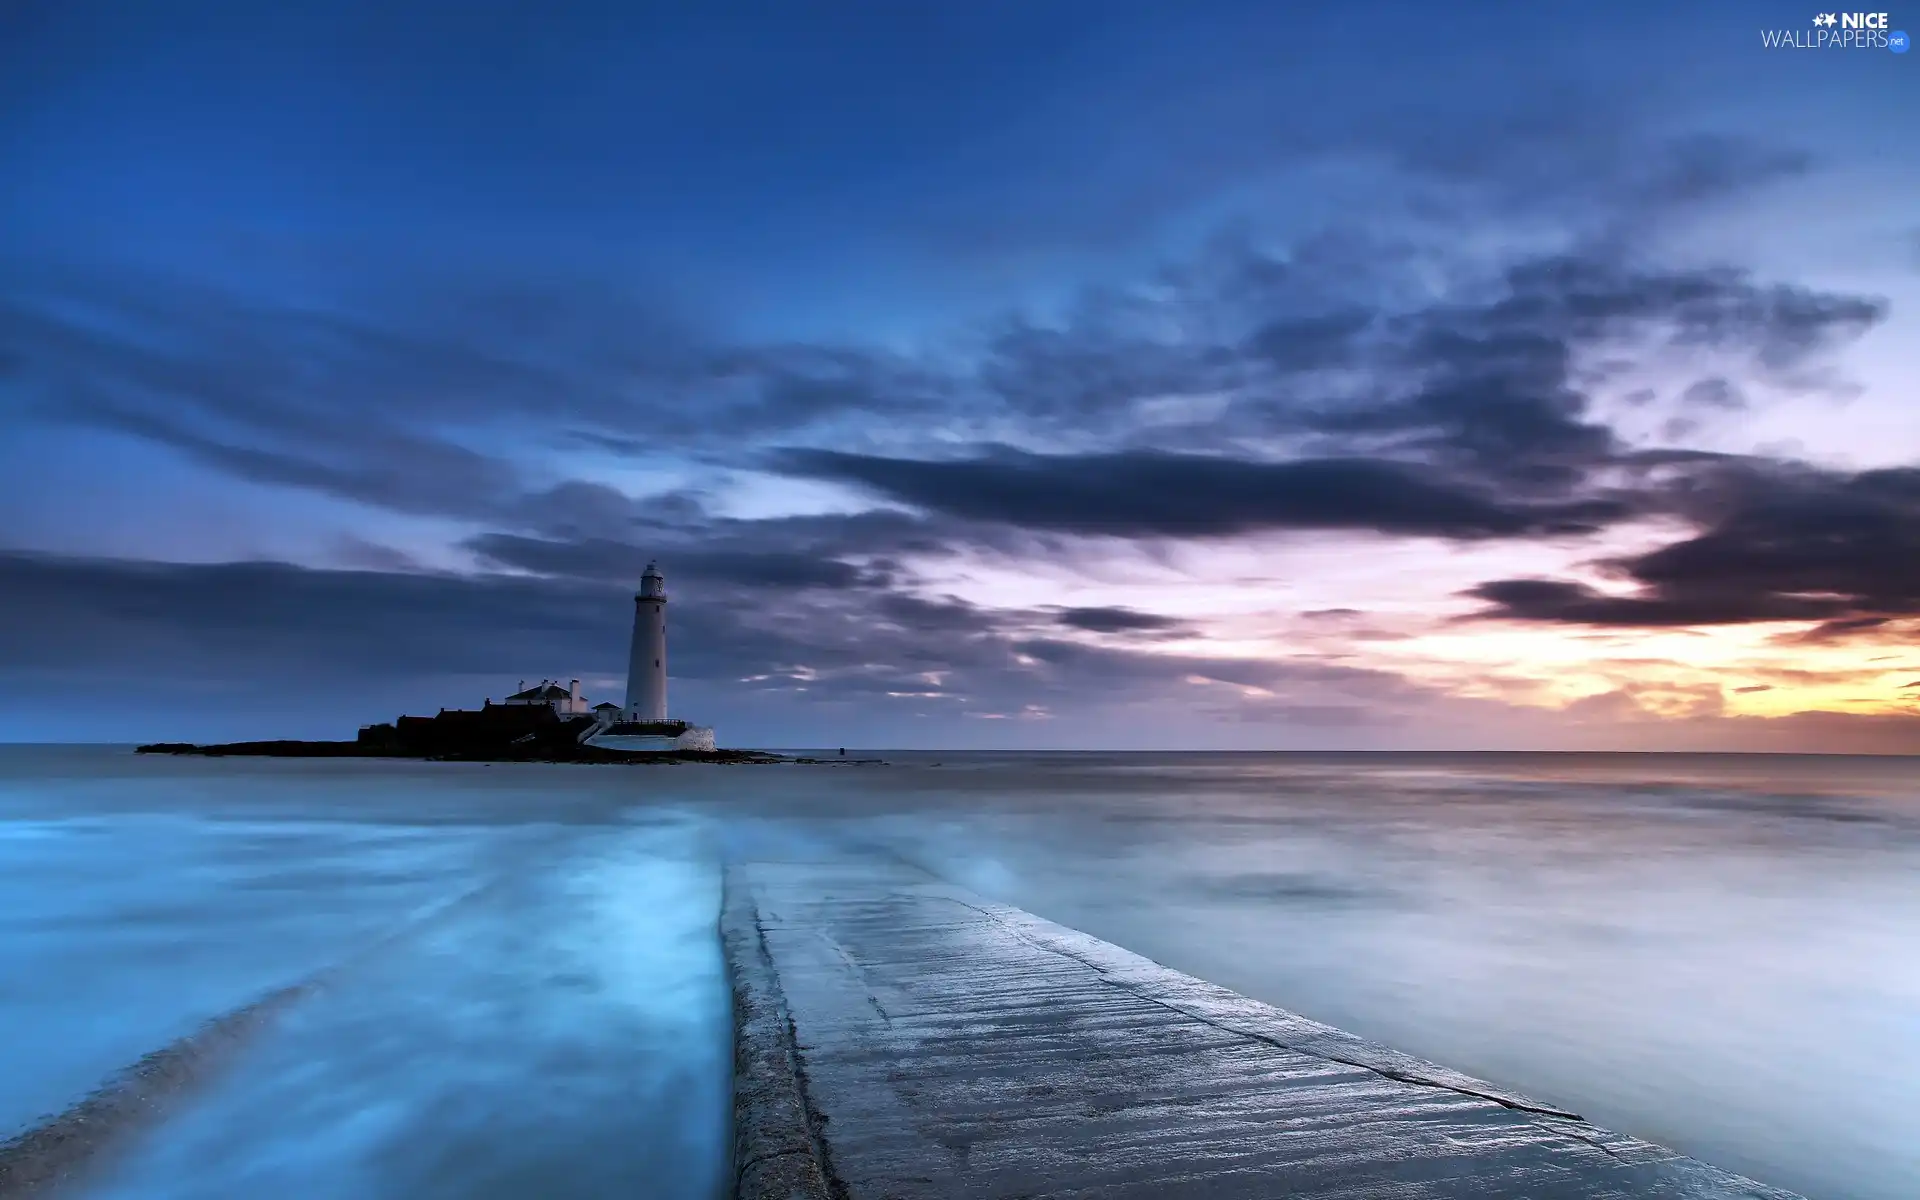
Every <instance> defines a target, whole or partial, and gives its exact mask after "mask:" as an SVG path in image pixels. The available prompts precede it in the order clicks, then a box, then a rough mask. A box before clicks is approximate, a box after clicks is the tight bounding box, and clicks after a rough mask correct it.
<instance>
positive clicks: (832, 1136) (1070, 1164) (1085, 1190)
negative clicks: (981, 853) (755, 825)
mask: <svg viewBox="0 0 1920 1200" xmlns="http://www.w3.org/2000/svg"><path fill="white" fill-rule="evenodd" d="M721 931H722V934H723V937H724V940H725V945H726V952H727V957H728V961H729V966H730V968H731V970H732V973H733V985H734V1001H735V1018H736V1026H737V1035H738V1036H737V1043H736V1051H735V1070H736V1093H735V1103H734V1110H735V1126H736V1129H735V1173H736V1184H737V1186H736V1195H737V1196H739V1197H740V1198H741V1200H921V1198H923V1197H925V1198H931V1197H942V1198H944V1197H981V1198H983V1200H984V1198H995V1200H1015V1198H1024V1200H1040V1198H1043V1197H1048V1198H1050V1197H1085V1198H1089V1200H1090V1198H1093V1197H1101V1198H1107V1200H1147V1198H1149V1197H1152V1198H1164V1200H1192V1198H1199V1197H1205V1198H1207V1200H1240V1198H1248V1200H1251V1198H1254V1197H1259V1198H1263V1200H1265V1198H1279V1197H1289V1198H1307V1197H1312V1198H1328V1200H1331V1198H1334V1197H1339V1198H1342V1200H1416V1198H1417V1200H1427V1198H1429V1197H1461V1198H1463V1200H1464V1198H1468V1197H1472V1198H1475V1200H1479V1198H1493V1197H1511V1198H1514V1200H1519V1198H1523V1197H1524V1198H1527V1200H1557V1198H1560V1197H1569V1198H1571V1197H1579V1198H1582V1200H1601V1198H1613V1197H1662V1198H1675V1200H1678V1198H1688V1200H1694V1198H1699V1200H1705V1198H1715V1200H1723V1198H1727V1200H1730V1198H1733V1197H1742V1198H1764V1200H1795V1198H1794V1197H1793V1196H1792V1195H1791V1193H1787V1192H1783V1191H1779V1190H1777V1189H1773V1188H1768V1187H1763V1186H1761V1185H1760V1184H1757V1183H1754V1182H1752V1181H1750V1180H1746V1179H1742V1178H1740V1177H1738V1176H1735V1175H1731V1174H1728V1173H1726V1172H1724V1171H1720V1170H1716V1169H1714V1168H1712V1167H1709V1166H1706V1165H1704V1164H1702V1163H1699V1162H1696V1161H1694V1160H1692V1159H1688V1158H1684V1157H1682V1156H1680V1155H1678V1154H1675V1153H1674V1152H1672V1151H1670V1150H1666V1149H1664V1148H1662V1147H1659V1146H1655V1145H1652V1144H1649V1143H1647V1142H1643V1141H1640V1140H1638V1139H1635V1138H1631V1137H1625V1136H1622V1135H1620V1134H1616V1133H1611V1132H1609V1131H1607V1130H1604V1129H1601V1128H1599V1127H1597V1126H1594V1125H1592V1124H1590V1123H1588V1122H1586V1121H1583V1120H1581V1119H1580V1118H1579V1117H1578V1116H1576V1115H1574V1114H1572V1113H1568V1112H1564V1111H1562V1110H1560V1109H1557V1108H1555V1107H1553V1106H1552V1105H1549V1104H1543V1103H1539V1102H1537V1101H1534V1100H1530V1099H1528V1098H1526V1097H1525V1096H1522V1095H1519V1094H1517V1093H1515V1092H1511V1091H1508V1090H1505V1089H1502V1088H1499V1087H1496V1086H1494V1085H1492V1084H1488V1083H1483V1082H1481V1081H1479V1080H1475V1079H1472V1078H1469V1077H1467V1076H1465V1075H1461V1074H1459V1073H1458V1072H1455V1071H1450V1070H1447V1069H1446V1068H1444V1067H1439V1066H1435V1065H1433V1064H1431V1063H1426V1062H1422V1061H1420V1060H1418V1059H1415V1058H1412V1057H1409V1056H1407V1055H1404V1054H1400V1053H1397V1052H1395V1051H1393V1050H1390V1049H1387V1048H1386V1047H1383V1046H1378V1045H1375V1044H1373V1043H1371V1042H1367V1041H1365V1040H1363V1039H1360V1038H1357V1037H1354V1036H1352V1035H1350V1034H1347V1033H1343V1032H1341V1031H1339V1030H1337V1029H1333V1028H1331V1027H1329V1026H1326V1025H1321V1024H1319V1023H1317V1022H1314V1021H1309V1020H1307V1019H1306V1018H1304V1017H1300V1016H1297V1015H1295V1014H1292V1013H1288V1012H1284V1011H1282V1010H1280V1009H1276V1008H1272V1007H1270V1006H1268V1005H1265V1004H1260V1003H1257V1002H1255V1001H1252V1000H1248V999H1247V998H1245V997H1243V996H1239V995H1237V994H1235V993H1233V992H1229V991H1227V990H1226V989H1224V988H1219V987H1215V986H1213V985H1211V984H1208V983H1205V982H1203V981H1201V980H1198V979H1194V978H1192V977H1191V976H1187V975H1182V974H1180V973H1179V972H1177V971H1171V970H1168V969H1167V968H1165V967H1161V966H1159V965H1157V964H1155V963H1152V962H1149V961H1148V960H1146V959H1144V958H1141V957H1139V956H1138V955H1135V954H1131V953H1129V952H1127V951H1125V950H1122V949H1120V948H1119V947H1117V946H1113V945H1110V944H1108V943H1106V942H1102V941H1100V940H1098V939H1096V938H1093V937H1090V936H1088V935H1087V934H1084V933H1080V932H1077V931H1075V930H1071V929H1067V928H1065V927H1063V926H1060V925H1056V924H1053V923H1052V922H1050V921H1045V920H1042V919H1040V918H1038V917H1035V916H1033V915H1032V914H1030V913H1027V912H1023V911H1021V910H1019V909H1015V908H1010V907H1007V906H1005V905H1000V904H995V903H993V902H991V901H988V900H984V899H982V898H981V897H978V896H975V895H973V894H972V893H969V892H967V891H965V890H964V889H961V888H957V887H954V886H951V885H949V884H945V883H942V882H939V881H936V880H933V879H931V878H930V877H928V876H926V875H924V874H921V873H919V872H917V871H915V870H914V869H912V868H911V867H907V866H905V865H902V864H897V863H893V862H890V861H887V860H884V859H876V860H858V861H854V860H847V861H837V862H813V863H750V864H740V865H736V866H734V867H732V868H730V869H729V871H728V877H727V891H726V901H725V904H724V908H723V913H722V917H721Z"/></svg>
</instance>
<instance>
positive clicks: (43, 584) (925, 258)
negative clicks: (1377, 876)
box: [0, 0, 1920, 753]
mask: <svg viewBox="0 0 1920 1200" xmlns="http://www.w3.org/2000/svg"><path fill="white" fill-rule="evenodd" d="M1816 15H1817V14H1816V13H1814V12H1812V11H1809V10H1807V9H1805V8H1803V7H1797V6H1790V5H1788V4H1785V3H1775V2H1774V0H1759V2H1758V3H1752V2H1740V3H1718V2H1710V0H1701V2H1698V3H1688V4H1682V5H1669V4H1658V5H1656V4H1651V3H1639V2H1634V0H1627V2H1623V3H1619V4H1613V5H1606V6H1596V5H1584V4H1578V5H1577V4H1571V3H1555V2H1551V0H1549V2H1547V3H1534V4H1529V5H1506V4H1493V3H1483V4H1475V5H1450V6H1435V5H1422V4H1383V3H1360V4H1346V5H1338V6H1315V7H1305V6H1292V5H1282V4H1274V3H1244V4H1243V3H1227V2H1210V0H1193V2H1187V3H1181V4H1131V3H1112V2H1103V3H1078V2H1040V3H1034V2H1032V0H1023V2H1022V3H1018V4H1015V3H1010V2H1009V3H1001V2H998V0H986V2H979V0H973V2H969V3H967V4H964V5H962V4H937V3H927V4H911V5H902V4H897V3H889V4H883V3H836V4H829V3H818V4H794V3H791V2H786V3H777V4H776V3H764V4H762V3H741V4H733V5H652V4H645V3H635V2H627V0H623V2H620V3H612V2H606V3H602V2H599V0H589V2H581V3H542V4H533V3H520V2H508V0H463V2H461V3H450V2H449V3H440V2H426V3H419V2H415V3H407V2H396V0H387V2H384V3H380V4H373V3H360V2H358V0H327V2H325V3H321V2H319V0H285V2H284V3H275V4H259V3H225V2H215V0H204V2H203V0H172V2H169V3H165V4H152V3H140V2H135V0H123V2H120V3H107V2H104V0H67V2H62V3H55V2H53V0H13V2H12V3H9V4H8V5H6V6H4V7H0V176H3V177H4V179H5V180H6V186H5V187H4V188H0V740H13V741H22V740H27V741H31V740H104V741H126V740H160V739H201V740H209V739H222V738H228V739H238V738H248V737H274V736H295V737H299V736H305V737H330V736H331V737H348V736H351V735H352V732H353V730H354V729H355V728H356V727H357V726H358V725H360V724H364V723H367V722H371V721H377V720H386V719H390V718H391V717H392V716H393V715H395V714H396V713H399V712H403V711H405V712H432V711H434V710H435V709H437V708H439V707H470V706H477V705H478V704H479V703H481V702H482V701H483V700H484V699H487V698H492V699H496V700H497V699H499V698H501V697H502V696H504V695H505V694H507V693H508V692H509V691H510V690H512V688H513V686H514V685H516V684H517V683H518V682H519V681H520V680H523V679H538V678H547V677H552V678H557V679H561V680H567V679H571V678H575V677H578V678H580V679H581V680H582V681H583V688H584V690H585V691H586V692H587V693H588V694H589V696H590V697H591V698H593V699H595V700H598V699H604V698H613V699H620V698H621V696H622V693H623V688H624V679H623V673H624V665H625V658H626V647H627V635H628V627H629V623H630V621H631V614H632V603H631V599H630V597H631V595H632V592H633V590H634V588H635V586H636V585H637V583H638V579H639V574H640V571H641V570H642V568H643V567H644V566H645V564H646V563H647V561H649V560H658V562H659V563H660V565H661V568H662V570H663V571H664V572H665V574H666V576H667V581H668V589H669V592H670V594H671V597H672V599H671V601H670V605H669V628H670V633H669V639H670V647H671V653H670V661H669V667H670V675H671V680H672V682H671V687H672V691H671V693H670V695H671V701H672V704H671V706H672V708H673V710H674V711H675V714H676V715H680V716H684V717H688V718H691V719H693V720H695V721H697V722H699V723H702V724H711V725H714V726H716V727H717V728H718V729H719V731H720V739H721V741H722V743H723V744H734V745H753V744H757V745H771V746H821V745H826V746H833V745H842V744H845V745H854V746H863V747H906V746H927V747H956V748H958V747H1010V748H1039V747H1063V748H1072V747H1086V748H1123V749H1124V748H1141V749H1147V748H1185V747H1191V748H1217V749H1396V748H1403V749H1463V750H1464V749H1514V750H1526V749H1568V750H1786V751H1810V752H1817V751H1835V752H1850V753H1851V752H1920V653H1916V652H1915V651H1914V649H1913V645H1912V643H1913V641H1914V636H1915V633H1916V631H1920V383H1917V382H1916V366H1920V363H1917V362H1916V359H1917V358H1920V355H1917V354H1916V351H1915V349H1914V348H1915V347H1916V346H1920V315H1916V314H1917V313H1920V159H1917V158H1916V156H1915V155H1914V153H1913V150H1912V143H1911V133H1912V120H1911V118H1912V115H1913V114H1915V113H1920V74H1917V72H1920V56H1915V55H1912V54H1900V53H1893V52H1891V51H1890V48H1888V47H1887V46H1885V45H1860V46H1825V47H1819V46H1803V47H1794V46H1791V45H1789V46H1786V47H1778V46H1775V47H1769V46H1767V45H1766V44H1765V37H1766V36H1774V37H1775V38H1776V40H1777V38H1778V35H1779V34H1780V33H1782V32H1784V33H1785V34H1786V35H1787V36H1788V37H1789V38H1797V39H1799V40H1800V41H1802V42H1805V41H1806V40H1807V39H1809V38H1812V37H1815V36H1817V34H1818V32H1819V29H1820V27H1818V26H1816V25H1814V24H1813V22H1812V18H1813V17H1814V16H1816ZM1888 24H1889V26H1890V28H1892V29H1895V30H1898V29H1901V28H1903V27H1913V28H1916V29H1920V11H1916V12H1914V13H1911V14H1907V13H1900V12H1894V13H1890V14H1889V18H1888ZM1903 114H1905V115H1903Z"/></svg>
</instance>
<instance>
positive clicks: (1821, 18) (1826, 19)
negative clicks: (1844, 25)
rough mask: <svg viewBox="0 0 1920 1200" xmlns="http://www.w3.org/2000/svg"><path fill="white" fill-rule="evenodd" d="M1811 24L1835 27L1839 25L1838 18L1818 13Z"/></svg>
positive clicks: (1829, 14)
mask: <svg viewBox="0 0 1920 1200" xmlns="http://www.w3.org/2000/svg"><path fill="white" fill-rule="evenodd" d="M1813 23H1814V24H1815V25H1836V24H1838V23H1839V18H1837V17H1835V16H1834V15H1833V14H1832V13H1818V14H1815V16H1814V18H1813Z"/></svg>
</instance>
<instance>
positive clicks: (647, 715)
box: [627, 563, 667, 721]
mask: <svg viewBox="0 0 1920 1200" xmlns="http://www.w3.org/2000/svg"><path fill="white" fill-rule="evenodd" d="M666 719H667V581H666V578H665V577H664V576H662V575H661V574H660V567H659V565H658V564H656V563H648V564H647V569H646V571H644V572H643V573H642V574H641V576H640V590H639V591H638V592H636V593H634V597H633V646H632V648H631V649H630V650H629V651H628V653H627V720H629V721H664V720H666Z"/></svg>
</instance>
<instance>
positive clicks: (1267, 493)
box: [779, 447, 1629, 539]
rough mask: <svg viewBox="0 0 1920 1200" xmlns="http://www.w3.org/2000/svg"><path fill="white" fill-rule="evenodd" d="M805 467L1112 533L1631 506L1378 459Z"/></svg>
mask: <svg viewBox="0 0 1920 1200" xmlns="http://www.w3.org/2000/svg"><path fill="white" fill-rule="evenodd" d="M779 462H780V463H781V464H782V465H784V466H785V467H786V468H787V469H788V470H789V471H792V472H793V473H795V474H803V475H807V476H811V477H814V478H819V479H831V480H836V481H839V482H844V483H852V484H857V485H860V486H863V487H866V488H869V489H872V490H873V491H876V492H878V493H880V494H881V495H883V496H886V497H887V498H889V499H893V500H898V501H901V502H904V503H907V504H912V505H915V506H918V507H922V508H926V509H929V510H932V511H934V512H939V513H944V514H947V515H950V516H955V517H960V518H964V519H968V520H976V521H993V522H1003V523H1006V524H1010V525H1016V526H1021V527H1024V528H1029V529H1041V530H1056V531H1061V532H1067V533H1075V534H1090V535H1100V536H1107V537H1129V538H1148V537H1228V536H1233V535H1236V534H1244V533H1251V532H1256V531H1259V530H1265V529H1357V530H1373V531H1377V532H1380V533H1389V534H1398V535H1404V536H1426V537H1447V538H1459V539H1481V538H1499V537H1525V536H1544V535H1553V534H1567V533H1586V532H1591V531H1593V530H1595V529H1597V528H1599V527H1601V526H1602V525H1604V524H1606V523H1608V522H1611V521H1614V520H1617V519H1619V518H1621V517H1623V516H1625V515H1627V512H1628V511H1629V510H1628V508H1627V507H1626V506H1625V505H1624V504H1622V503H1621V502H1620V501H1617V500H1612V499H1602V498H1593V499H1583V500H1574V501H1567V502H1562V503H1535V504H1529V503H1527V502H1525V501H1502V500H1501V499H1499V498H1497V497H1495V496H1491V495H1488V494H1486V493H1485V492H1484V491H1482V490H1479V489H1475V488H1472V487H1469V486H1465V485H1462V484H1458V483H1455V482H1452V481H1450V480H1448V479H1446V478H1445V477H1444V476H1442V475H1440V474H1438V473H1436V472H1433V471H1430V470H1427V469H1425V468H1422V467H1419V466H1417V465H1414V464H1406V463H1395V462H1387V461H1378V460H1366V459H1348V460H1338V459H1325V460H1308V461H1296V462H1250V461H1246V460H1242V459H1230V458H1219V457H1211V456H1205V455H1180V454H1156V453H1151V452H1147V451H1134V452H1129V453H1123V454H1099V455H1039V454H1028V453H1024V452H1021V451H1015V450H1010V449H1006V448H1003V447H996V448H992V449H990V450H989V451H988V452H987V453H985V454H983V455H982V456H980V457H977V458H971V459H960V460H945V461H939V460H921V459H895V458H879V457H873V456H867V455H856V454H845V453H839V452H835V451H827V450H794V451H789V452H787V453H785V454H783V455H782V456H781V457H780V459H779Z"/></svg>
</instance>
